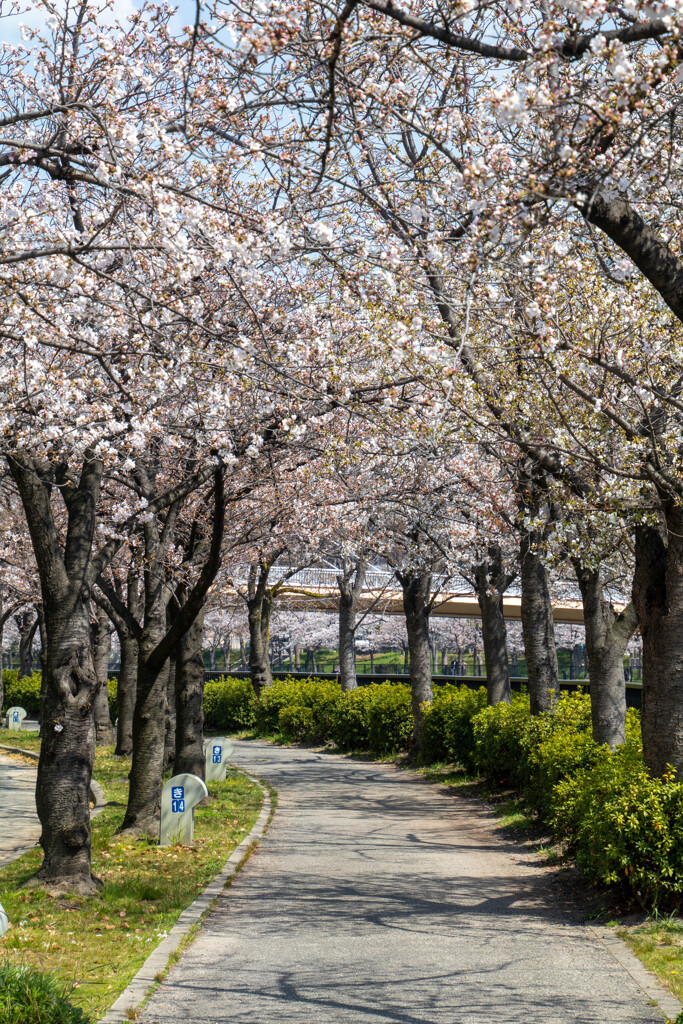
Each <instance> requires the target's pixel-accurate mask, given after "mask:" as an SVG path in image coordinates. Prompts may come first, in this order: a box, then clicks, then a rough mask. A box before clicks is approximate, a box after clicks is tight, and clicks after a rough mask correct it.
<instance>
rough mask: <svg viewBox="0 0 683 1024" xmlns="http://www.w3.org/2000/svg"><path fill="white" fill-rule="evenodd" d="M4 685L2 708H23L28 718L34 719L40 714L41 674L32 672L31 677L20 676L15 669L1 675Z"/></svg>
mask: <svg viewBox="0 0 683 1024" xmlns="http://www.w3.org/2000/svg"><path fill="white" fill-rule="evenodd" d="M2 678H3V682H4V684H5V698H4V707H5V709H7V708H12V707H20V708H23V709H24V711H25V712H26V714H27V715H28V716H29V718H35V717H37V716H38V715H39V714H40V682H41V679H42V673H41V672H34V673H33V675H32V676H22V678H21V679H19V673H18V672H17V670H16V669H12V670H11V671H9V670H5V671H4V672H3V674H2Z"/></svg>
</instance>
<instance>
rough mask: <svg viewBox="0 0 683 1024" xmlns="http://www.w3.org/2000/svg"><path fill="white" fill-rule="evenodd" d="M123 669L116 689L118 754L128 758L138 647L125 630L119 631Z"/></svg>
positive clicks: (131, 750) (131, 748)
mask: <svg viewBox="0 0 683 1024" xmlns="http://www.w3.org/2000/svg"><path fill="white" fill-rule="evenodd" d="M118 636H119V647H120V648H121V667H120V669H119V681H118V686H117V689H116V714H117V721H116V753H117V754H118V756H119V757H127V756H129V755H130V754H132V752H133V713H134V711H135V693H136V690H137V679H138V645H137V641H136V639H135V637H134V636H131V635H130V633H128V632H127V630H125V629H120V630H119V631H118Z"/></svg>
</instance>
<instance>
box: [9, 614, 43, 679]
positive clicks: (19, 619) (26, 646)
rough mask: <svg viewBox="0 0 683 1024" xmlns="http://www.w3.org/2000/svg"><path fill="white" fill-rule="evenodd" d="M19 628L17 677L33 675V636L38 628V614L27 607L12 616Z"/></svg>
mask: <svg viewBox="0 0 683 1024" xmlns="http://www.w3.org/2000/svg"><path fill="white" fill-rule="evenodd" d="M14 621H15V622H16V624H17V629H18V630H19V678H20V679H23V678H24V677H25V676H30V675H33V638H34V637H35V635H36V630H37V628H38V616H37V615H36V614H35V612H34V610H33V608H27V609H26V610H25V611H22V612H20V613H19V614H18V615H15V616H14Z"/></svg>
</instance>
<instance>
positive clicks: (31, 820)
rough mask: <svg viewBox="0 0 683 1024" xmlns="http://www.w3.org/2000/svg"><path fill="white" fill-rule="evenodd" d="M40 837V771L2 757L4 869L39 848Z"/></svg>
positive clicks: (0, 856)
mask: <svg viewBox="0 0 683 1024" xmlns="http://www.w3.org/2000/svg"><path fill="white" fill-rule="evenodd" d="M39 836H40V822H39V821H38V815H37V813H36V769H35V767H33V765H30V764H25V763H24V762H23V761H19V760H18V759H17V758H13V757H8V756H7V755H6V754H2V753H0V867H2V865H3V864H8V863H9V862H10V861H11V860H14V858H15V857H18V856H19V854H20V853H23V852H24V850H25V849H26V848H27V847H29V846H33V845H35V843H37V842H38V837H39Z"/></svg>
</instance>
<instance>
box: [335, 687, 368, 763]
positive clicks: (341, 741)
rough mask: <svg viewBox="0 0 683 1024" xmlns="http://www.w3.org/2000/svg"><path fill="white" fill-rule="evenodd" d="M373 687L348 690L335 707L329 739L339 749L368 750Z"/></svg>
mask: <svg viewBox="0 0 683 1024" xmlns="http://www.w3.org/2000/svg"><path fill="white" fill-rule="evenodd" d="M380 685H381V684H380ZM374 689H375V686H374V685H372V686H358V687H356V689H355V690H349V691H348V693H345V694H344V699H343V700H340V701H339V703H338V704H337V706H336V707H335V709H334V715H333V718H332V724H331V728H330V739H332V740H334V742H335V743H336V744H337V746H338V747H340V748H341V750H369V748H370V706H371V704H372V691H373V690H374Z"/></svg>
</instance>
